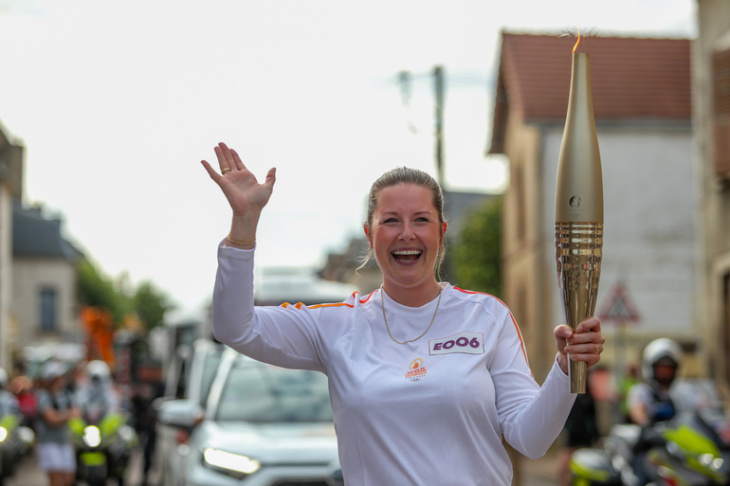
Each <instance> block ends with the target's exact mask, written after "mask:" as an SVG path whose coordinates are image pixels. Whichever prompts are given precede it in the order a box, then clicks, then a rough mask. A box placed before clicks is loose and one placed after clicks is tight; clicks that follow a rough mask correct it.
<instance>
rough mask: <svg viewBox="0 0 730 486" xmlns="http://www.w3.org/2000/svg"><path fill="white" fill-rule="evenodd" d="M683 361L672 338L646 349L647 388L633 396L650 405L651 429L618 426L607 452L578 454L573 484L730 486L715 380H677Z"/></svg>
mask: <svg viewBox="0 0 730 486" xmlns="http://www.w3.org/2000/svg"><path fill="white" fill-rule="evenodd" d="M681 362H682V352H681V349H680V348H679V346H678V345H677V343H675V342H674V341H672V340H671V339H667V338H659V339H655V340H654V341H652V342H651V343H649V344H648V345H647V346H646V348H645V349H644V352H643V357H642V373H643V375H644V377H645V380H647V383H646V384H642V385H637V388H636V389H635V391H636V393H635V395H634V396H635V398H636V399H639V400H640V401H641V402H644V403H647V404H651V408H650V409H649V410H647V412H648V413H649V417H648V418H649V420H650V424H649V425H646V426H644V427H640V426H639V425H633V424H618V425H615V426H614V427H613V428H612V430H611V433H610V434H609V436H608V437H606V438H605V439H604V440H603V448H602V449H597V448H591V449H579V450H578V451H576V452H575V453H573V455H572V457H571V461H570V471H571V476H572V484H574V485H578V486H588V485H625V486H634V485H643V484H647V483H648V484H655V485H682V486H684V485H724V484H730V421H729V420H728V419H727V417H726V415H725V413H724V411H723V408H722V406H721V405H720V400H719V399H718V395H717V392H716V390H715V387H714V384H713V383H712V381H711V380H678V381H675V376H676V372H677V370H678V369H679V367H680V365H681ZM633 390H634V389H632V392H633Z"/></svg>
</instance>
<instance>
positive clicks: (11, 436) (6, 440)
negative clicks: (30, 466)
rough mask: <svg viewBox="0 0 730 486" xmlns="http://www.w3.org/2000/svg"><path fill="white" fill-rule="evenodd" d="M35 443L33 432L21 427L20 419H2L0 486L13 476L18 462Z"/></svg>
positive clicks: (12, 415)
mask: <svg viewBox="0 0 730 486" xmlns="http://www.w3.org/2000/svg"><path fill="white" fill-rule="evenodd" d="M34 441H35V434H34V432H33V430H32V429H30V428H28V427H25V426H22V425H20V417H18V416H17V415H14V414H7V415H4V416H3V417H0V485H2V484H3V483H4V482H5V479H6V478H8V477H9V476H12V474H13V472H14V469H15V466H16V464H17V463H18V460H19V459H20V458H21V457H23V456H24V455H26V454H27V453H28V451H29V450H30V448H31V447H32V446H33V442H34Z"/></svg>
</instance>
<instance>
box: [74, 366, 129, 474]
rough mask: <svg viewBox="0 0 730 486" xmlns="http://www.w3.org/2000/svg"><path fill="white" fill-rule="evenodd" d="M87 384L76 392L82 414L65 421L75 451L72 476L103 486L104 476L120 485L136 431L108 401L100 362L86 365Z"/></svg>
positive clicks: (106, 378) (104, 368) (107, 380)
mask: <svg viewBox="0 0 730 486" xmlns="http://www.w3.org/2000/svg"><path fill="white" fill-rule="evenodd" d="M87 374H88V375H89V377H90V381H91V384H90V386H89V387H88V388H87V389H85V390H82V391H80V392H79V397H78V400H79V405H80V406H81V409H82V417H77V418H73V419H70V420H69V428H70V430H71V438H72V442H73V444H74V448H75V450H76V459H77V461H76V464H77V466H76V477H77V480H79V481H83V482H85V483H86V484H88V486H104V485H106V481H107V479H113V480H115V481H116V482H117V483H118V484H119V486H123V484H124V476H125V473H126V470H127V465H128V464H129V459H130V456H131V453H132V450H133V448H134V447H135V446H136V445H137V442H138V438H137V433H136V431H135V430H134V428H132V427H131V426H130V425H128V424H127V421H126V419H125V417H124V415H123V414H122V413H121V412H119V411H117V410H115V407H113V406H112V404H111V403H110V400H109V395H106V396H104V395H102V394H101V392H102V391H104V392H109V391H110V388H109V385H110V383H111V377H110V374H109V368H108V366H107V365H106V363H104V362H103V361H91V362H89V364H88V365H87Z"/></svg>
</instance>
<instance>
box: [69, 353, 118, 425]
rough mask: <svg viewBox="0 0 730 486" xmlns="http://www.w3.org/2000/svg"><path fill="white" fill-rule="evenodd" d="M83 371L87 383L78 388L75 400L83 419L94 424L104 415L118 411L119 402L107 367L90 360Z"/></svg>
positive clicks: (104, 364) (102, 362) (101, 362)
mask: <svg viewBox="0 0 730 486" xmlns="http://www.w3.org/2000/svg"><path fill="white" fill-rule="evenodd" d="M85 371H86V375H87V376H88V379H89V381H88V383H86V384H84V385H83V386H80V389H79V390H78V392H77V398H78V402H79V403H80V404H81V406H82V411H83V417H84V419H85V420H86V421H87V422H89V423H92V424H96V423H98V422H99V421H100V420H101V419H102V418H103V417H104V416H105V415H106V414H108V413H110V412H116V411H118V407H119V400H118V398H117V396H116V394H115V393H114V390H113V386H112V385H113V382H112V376H111V372H110V371H109V365H107V364H106V363H105V362H104V361H101V360H98V359H97V360H92V361H89V362H88V363H87V364H86V368H85Z"/></svg>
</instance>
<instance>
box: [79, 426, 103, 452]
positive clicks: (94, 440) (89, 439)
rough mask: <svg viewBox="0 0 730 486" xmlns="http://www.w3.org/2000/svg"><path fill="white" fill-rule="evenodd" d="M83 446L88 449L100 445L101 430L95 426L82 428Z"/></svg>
mask: <svg viewBox="0 0 730 486" xmlns="http://www.w3.org/2000/svg"><path fill="white" fill-rule="evenodd" d="M83 439H84V444H86V445H87V446H89V447H96V446H98V445H99V444H101V430H99V427H97V426H96V425H89V426H87V427H85V428H84V437H83Z"/></svg>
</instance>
